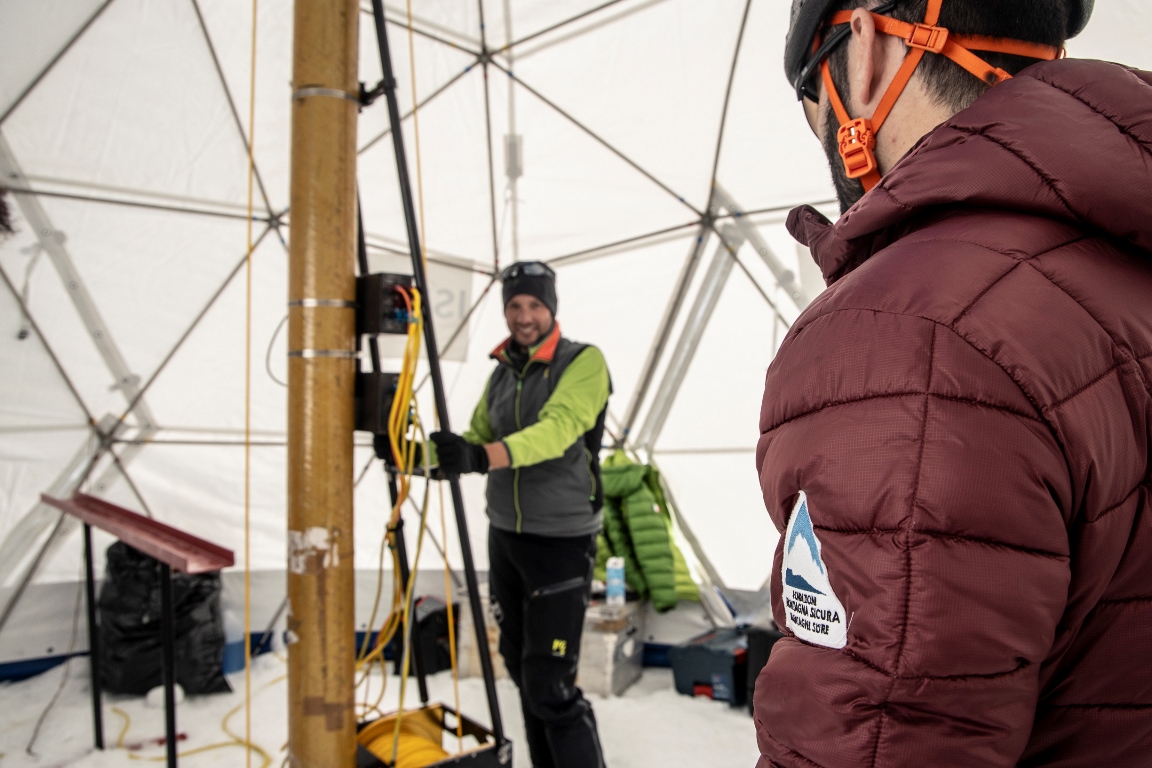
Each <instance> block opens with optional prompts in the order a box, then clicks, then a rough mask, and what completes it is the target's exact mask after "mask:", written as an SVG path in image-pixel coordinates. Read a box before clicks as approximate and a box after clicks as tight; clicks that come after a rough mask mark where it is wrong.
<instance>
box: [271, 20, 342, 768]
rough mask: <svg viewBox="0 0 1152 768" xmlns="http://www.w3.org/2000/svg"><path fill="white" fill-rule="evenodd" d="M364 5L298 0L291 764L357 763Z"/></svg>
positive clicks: (291, 362) (291, 316)
mask: <svg viewBox="0 0 1152 768" xmlns="http://www.w3.org/2000/svg"><path fill="white" fill-rule="evenodd" d="M358 13H359V7H358V3H357V0H296V3H295V20H294V24H295V31H294V40H293V68H292V88H293V94H292V177H291V241H290V247H289V261H290V265H289V273H288V298H289V302H288V349H289V352H288V355H289V358H288V605H289V613H288V617H289V618H288V630H289V634H288V643H289V644H288V757H289V760H288V762H289V765H291V766H293V767H294V768H320V767H321V766H323V767H325V768H327V767H328V766H332V767H333V768H336V767H338V768H351V767H352V766H353V765H354V764H355V759H356V758H355V755H356V718H355V711H354V709H353V694H354V671H355V670H354V665H355V625H354V612H353V611H354V604H353V586H354V572H353V556H352V483H353V479H352V476H353V469H352V426H353V383H354V378H355V372H356V361H355V357H354V354H355V353H354V350H355V348H356V335H355V310H354V306H353V302H354V301H355V298H356V282H355V255H356V115H357V99H358V95H359V82H358V80H357V61H358V59H357V54H358V50H357V46H358V21H359V19H358Z"/></svg>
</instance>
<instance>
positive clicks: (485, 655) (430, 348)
mask: <svg viewBox="0 0 1152 768" xmlns="http://www.w3.org/2000/svg"><path fill="white" fill-rule="evenodd" d="M372 13H373V18H374V20H375V23H376V41H377V43H378V45H379V47H380V66H381V70H382V71H383V74H384V80H383V83H382V85H383V87H384V95H385V97H386V99H387V102H388V119H389V123H390V124H391V126H392V146H393V148H394V149H395V152H396V172H397V176H398V177H399V182H400V198H401V200H402V201H403V204H404V223H405V224H406V226H407V229H408V245H409V247H410V249H411V254H412V275H413V278H414V279H415V281H416V287H417V288H418V289H419V290H420V291H421V293H423V294H424V295H425V296H427V295H429V294H428V280H427V275H425V273H424V259H423V258H422V253H423V252H422V250H421V248H420V233H419V227H418V226H417V224H416V211H415V207H414V206H413V203H412V184H411V181H410V179H409V177H408V162H407V155H406V154H405V152H404V134H403V131H402V130H401V129H400V106H399V104H398V102H397V99H396V77H395V75H394V73H393V70H392V56H391V53H390V52H389V48H388V33H387V31H386V29H385V20H384V4H383V1H382V0H372ZM424 345H425V347H426V348H427V352H428V368H429V373H430V375H431V377H432V390H433V394H434V395H435V399H436V412H437V413H438V414H439V417H440V428H441V429H442V430H445V431H448V430H450V429H451V427H450V426H449V422H448V401H447V399H446V397H445V395H444V379H443V376H442V375H441V372H440V353H439V349H438V348H437V346H436V333H435V331H434V329H433V327H432V316H431V314H430V313H429V314H426V315H425V317H424ZM448 483H449V485H450V486H451V488H452V506H453V508H454V510H455V513H456V526H457V529H458V530H459V533H460V553H461V556H462V558H463V560H464V577H465V579H466V583H467V585H468V601H469V605H470V607H471V610H472V625H473V627H474V628H475V630H476V649H477V650H478V651H479V656H480V667H481V671H482V673H483V675H484V689H485V691H486V693H487V695H488V711H489V714H490V716H491V718H492V735H493V737H494V738H495V740H496V745H497V749H498V750H499V751H500V753H501V757H502V758H503V757H504V756H505V754H506V751H505V745H507V744H508V741H507V739H506V738H505V737H504V726H503V723H502V722H501V719H500V704H499V702H498V701H497V699H496V679H495V676H494V674H493V672H492V657H491V656H490V651H489V648H488V632H487V630H486V629H485V627H484V612H483V608H482V606H481V604H480V588H479V582H478V581H477V579H476V565H475V563H474V562H473V559H472V544H471V540H470V539H469V536H468V521H467V520H466V519H465V517H464V497H463V495H462V494H461V492H460V478H459V476H457V475H449V476H448ZM509 757H510V756H509ZM501 762H504V760H503V759H502V760H501Z"/></svg>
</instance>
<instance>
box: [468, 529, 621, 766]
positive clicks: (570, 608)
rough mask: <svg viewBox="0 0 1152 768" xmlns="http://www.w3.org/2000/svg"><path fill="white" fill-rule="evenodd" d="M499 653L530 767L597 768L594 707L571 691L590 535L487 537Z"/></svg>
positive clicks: (495, 533) (592, 551)
mask: <svg viewBox="0 0 1152 768" xmlns="http://www.w3.org/2000/svg"><path fill="white" fill-rule="evenodd" d="M488 559H489V569H490V570H489V576H488V580H489V594H490V595H491V598H492V604H493V605H492V608H493V612H494V614H495V616H496V621H497V622H498V623H499V624H500V655H501V656H503V657H504V664H505V666H507V667H508V674H510V675H511V676H512V680H513V681H515V683H516V686H517V687H518V688H519V689H520V705H521V708H522V709H523V710H524V729H525V731H527V734H528V750H529V752H530V753H531V755H532V765H533V766H535V768H602V766H603V765H604V757H603V754H602V753H601V751H600V737H599V735H598V734H597V733H596V718H595V716H594V715H593V714H592V705H591V704H589V703H588V700H587V699H585V698H584V695H583V694H582V693H581V692H580V689H579V688H577V687H576V661H577V659H578V657H579V655H580V634H581V631H582V630H583V627H584V611H585V609H586V608H587V607H588V595H589V592H590V590H591V583H592V567H593V565H594V564H595V560H596V536H595V535H589V536H578V537H575V538H561V537H553V536H533V535H531V534H521V533H511V532H509V531H502V530H499V529H497V528H490V529H489V532H488Z"/></svg>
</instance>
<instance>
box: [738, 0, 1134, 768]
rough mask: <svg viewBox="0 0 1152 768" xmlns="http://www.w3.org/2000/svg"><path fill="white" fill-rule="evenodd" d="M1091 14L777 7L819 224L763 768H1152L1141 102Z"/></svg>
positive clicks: (771, 497) (773, 391)
mask: <svg viewBox="0 0 1152 768" xmlns="http://www.w3.org/2000/svg"><path fill="white" fill-rule="evenodd" d="M1091 10H1092V3H1091V1H1090V0H898V1H897V2H887V3H883V4H880V3H877V2H868V1H867V0H864V1H860V0H850V1H848V2H838V1H837V0H795V1H794V3H793V6H792V18H791V29H790V30H789V33H788V41H787V45H786V60H785V69H786V72H787V75H788V77H789V80H790V81H791V82H792V85H793V86H794V87H795V88H796V91H797V95H798V97H800V98H801V99H802V100H803V104H804V110H805V113H806V114H807V116H808V119H809V123H810V125H811V127H812V130H813V132H814V133H815V134H816V136H817V138H818V140H820V141H821V142H822V144H823V145H824V147H825V150H826V152H827V154H828V159H829V163H830V164H831V167H832V172H833V180H834V182H835V186H836V191H837V194H838V196H839V198H840V203H841V208H842V210H843V211H844V213H843V215H842V216H841V217H840V218H839V220H838V221H836V222H835V223H831V222H829V221H828V220H827V219H826V218H825V217H824V216H822V215H821V214H819V213H818V212H817V211H815V210H813V209H812V208H809V207H802V208H798V209H797V210H795V211H793V212H792V214H791V215H790V217H789V219H788V225H789V229H790V230H791V231H792V234H793V235H794V236H796V237H797V239H798V240H800V241H801V242H802V243H804V244H805V245H808V246H809V247H810V248H811V250H812V255H813V257H814V258H815V259H816V261H817V263H818V264H819V266H820V268H821V270H822V271H823V274H824V277H825V279H826V280H827V282H828V284H829V286H830V287H829V289H828V290H827V291H825V292H824V293H823V294H822V295H821V296H820V297H819V298H818V299H817V300H816V301H814V302H813V303H812V305H811V306H809V307H808V308H807V309H806V310H805V311H804V312H803V313H802V315H801V316H800V318H799V319H798V320H797V321H796V323H795V324H794V325H793V327H792V329H791V331H790V332H789V335H788V337H787V338H786V340H785V341H784V344H783V345H782V347H781V349H780V352H779V354H778V356H777V357H776V359H775V360H774V361H773V363H772V365H771V367H770V368H769V371H768V375H767V380H766V385H765V394H764V401H763V407H762V411H761V418H760V440H759V444H758V447H757V454H756V462H757V469H758V471H759V475H760V484H761V488H762V490H763V495H764V501H765V504H766V505H767V509H768V512H769V514H770V515H771V516H772V519H773V521H774V522H775V523H776V525H777V527H778V529H780V530H781V532H782V533H783V534H784V535H783V536H782V538H781V540H780V543H779V545H778V547H777V550H776V554H775V560H774V563H773V579H772V598H773V609H774V614H775V618H776V622H777V623H778V624H779V626H780V628H781V629H782V630H783V631H785V633H786V635H787V637H785V638H784V639H782V640H781V641H780V642H779V643H777V644H776V646H775V647H774V649H773V651H772V655H771V658H770V660H769V662H768V664H767V666H766V667H765V668H764V670H763V671H762V673H761V675H760V678H759V680H758V682H757V684H756V696H755V699H756V701H755V713H756V729H757V736H758V741H759V746H760V751H761V753H762V755H763V757H762V759H761V762H760V765H761V766H762V767H766V766H789V767H791V766H804V768H812V766H825V767H827V768H833V767H840V766H845V767H848V766H851V768H856V767H857V766H865V767H866V768H878V767H880V766H885V767H886V766H1057V765H1058V766H1062V767H1064V768H1079V767H1083V768H1087V767H1088V766H1103V765H1108V766H1142V765H1148V764H1149V755H1152V654H1150V653H1148V652H1147V650H1146V649H1149V648H1152V500H1150V495H1152V491H1150V486H1152V467H1150V465H1149V453H1150V446H1152V252H1150V251H1152V192H1150V190H1152V160H1150V158H1152V74H1149V73H1147V72H1140V71H1136V70H1132V69H1129V68H1126V67H1123V66H1120V65H1118V64H1111V63H1105V62H1099V61H1077V60H1073V59H1064V58H1061V49H1062V47H1063V45H1064V41H1065V40H1066V39H1067V38H1068V37H1071V36H1073V35H1075V34H1077V33H1078V32H1079V31H1080V30H1081V29H1082V28H1083V27H1084V25H1085V23H1086V22H1087V20H1088V17H1089V15H1090V13H1091Z"/></svg>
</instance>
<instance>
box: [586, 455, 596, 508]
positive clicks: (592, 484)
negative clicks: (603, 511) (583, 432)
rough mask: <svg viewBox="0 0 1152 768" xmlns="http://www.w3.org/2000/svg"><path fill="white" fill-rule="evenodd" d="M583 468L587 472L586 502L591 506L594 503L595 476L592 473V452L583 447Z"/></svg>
mask: <svg viewBox="0 0 1152 768" xmlns="http://www.w3.org/2000/svg"><path fill="white" fill-rule="evenodd" d="M584 458H585V462H584V466H585V468H586V469H587V470H588V483H589V488H591V490H590V491H588V501H590V502H592V503H593V504H595V503H596V474H595V473H594V472H593V471H592V451H590V450H588V446H584Z"/></svg>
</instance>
